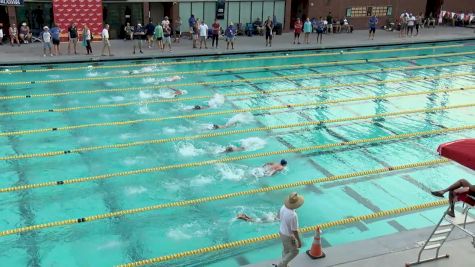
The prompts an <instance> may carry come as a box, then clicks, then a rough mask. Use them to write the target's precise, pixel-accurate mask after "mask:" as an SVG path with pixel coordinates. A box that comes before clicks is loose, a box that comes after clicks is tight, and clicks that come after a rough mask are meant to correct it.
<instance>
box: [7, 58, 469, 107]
mask: <svg viewBox="0 0 475 267" xmlns="http://www.w3.org/2000/svg"><path fill="white" fill-rule="evenodd" d="M472 64H475V61H473V60H470V61H463V62H450V63H439V64H432V65H424V66H406V67H393V68H380V69H367V70H350V71H340V72H331V73H307V74H292V75H283V76H272V77H258V78H247V79H234V80H219V81H212V82H193V83H177V84H166V85H154V86H142V87H126V88H110V89H95V90H78V91H67V92H58V93H45V94H29V95H11V96H0V100H11V99H21V98H33V97H53V96H67V95H81V94H98V93H105V92H127V91H141V90H157V89H163V88H170V87H173V88H178V87H189V86H208V85H219V84H239V83H248V82H256V81H277V80H289V79H298V78H305V79H308V78H316V77H334V76H344V75H355V74H371V73H380V72H392V71H407V70H420V69H430V68H440V67H451V66H456V67H461V66H466V65H472Z"/></svg>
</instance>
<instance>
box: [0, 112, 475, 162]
mask: <svg viewBox="0 0 475 267" xmlns="http://www.w3.org/2000/svg"><path fill="white" fill-rule="evenodd" d="M474 106H475V103H470V104H461V105H452V106H443V107H436V108H427V109H413V110H405V111H397V112H387V113H380V114H374V115H363V116H356V117H347V118H339V119H328V120H321V121H307V122H301V123H292V124H281V125H274V126H264V127H255V128H249V129H240V130H233V131H224V132H215V133H210V134H198V135H192V136H180V137H170V138H163V139H151V140H143V141H135V142H129V143H120V144H111V145H102V146H92V147H80V148H75V149H64V150H58V151H47V152H41V153H31V154H19V155H9V156H4V157H0V161H2V160H20V159H27V158H44V157H53V156H60V155H69V154H71V153H84V152H90V151H96V150H103V149H122V148H128V147H133V146H144V145H156V144H163V143H168V142H177V141H190V140H197V139H204V138H211V137H218V136H230V135H236V134H243V133H251V132H263V131H271V130H275V129H286V128H295V127H306V126H316V125H322V124H330V123H338V122H348V121H356V120H367V119H374V118H386V117H393V116H402V115H408V114H417V113H432V112H436V111H442V110H450V109H458V108H468V107H474Z"/></svg>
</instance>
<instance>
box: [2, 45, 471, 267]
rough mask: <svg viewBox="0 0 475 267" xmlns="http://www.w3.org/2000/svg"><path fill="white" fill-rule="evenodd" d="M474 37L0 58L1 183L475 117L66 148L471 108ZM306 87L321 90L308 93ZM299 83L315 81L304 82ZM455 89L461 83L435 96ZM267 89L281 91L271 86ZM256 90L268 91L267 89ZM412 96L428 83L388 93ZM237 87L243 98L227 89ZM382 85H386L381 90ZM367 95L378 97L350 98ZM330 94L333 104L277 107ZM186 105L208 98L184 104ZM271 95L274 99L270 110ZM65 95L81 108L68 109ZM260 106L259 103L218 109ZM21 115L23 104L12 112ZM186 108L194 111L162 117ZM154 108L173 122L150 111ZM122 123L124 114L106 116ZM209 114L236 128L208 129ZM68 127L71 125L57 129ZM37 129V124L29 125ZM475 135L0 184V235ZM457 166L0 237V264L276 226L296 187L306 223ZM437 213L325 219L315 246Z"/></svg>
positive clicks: (124, 250)
mask: <svg viewBox="0 0 475 267" xmlns="http://www.w3.org/2000/svg"><path fill="white" fill-rule="evenodd" d="M473 45H475V42H472V41H467V42H452V43H434V44H418V45H410V46H392V47H371V48H360V49H345V50H341V51H340V49H338V50H331V49H329V50H326V51H305V52H292V53H272V54H270V53H266V54H249V55H235V56H222V57H207V58H205V57H196V58H177V59H164V60H149V61H146V60H143V61H142V60H140V61H118V62H108V63H97V64H93V65H91V64H87V63H84V64H65V65H45V66H40V65H35V66H17V67H3V68H0V91H1V99H0V120H1V124H0V125H1V132H2V133H1V134H0V145H1V147H2V150H1V151H2V152H1V155H0V157H2V160H0V168H1V178H2V179H0V187H1V188H2V189H6V188H16V189H21V188H17V187H18V186H21V185H27V184H38V183H43V182H53V183H54V182H56V181H70V180H71V179H75V178H84V177H86V178H87V177H92V176H97V175H103V174H110V173H120V172H126V171H132V170H147V169H148V168H153V167H160V166H171V165H176V164H182V163H195V162H204V161H209V160H214V159H224V158H231V157H236V156H243V155H253V154H257V153H263V152H273V151H281V150H285V149H289V148H304V147H310V146H315V145H324V144H330V143H340V142H343V141H350V140H360V139H367V138H374V137H381V136H391V135H399V134H404V133H414V132H422V131H430V130H437V129H446V128H447V129H449V128H454V127H460V126H470V125H475V117H474V115H475V110H474V108H473V107H471V106H467V107H456V108H450V109H449V108H448V109H443V110H440V111H433V112H422V111H419V112H415V111H414V112H413V113H410V114H407V115H401V116H384V117H383V118H370V119H367V120H347V121H344V122H334V123H325V124H324V125H319V126H304V127H290V128H281V129H273V130H264V131H252V132H247V133H234V134H229V135H223V136H211V137H206V138H205V137H204V136H203V138H196V139H194V140H179V141H173V140H172V141H170V142H163V143H159V144H146V145H140V144H137V145H134V146H128V147H125V148H119V149H118V148H113V147H98V148H96V149H91V150H90V151H82V152H79V153H75V151H74V149H80V148H90V147H96V146H105V145H114V144H122V143H131V142H137V141H145V140H156V139H164V138H173V137H184V136H194V135H206V134H210V133H221V132H228V131H234V130H240V129H251V128H256V127H266V126H276V125H288V124H294V123H303V122H308V121H318V120H331V119H342V118H354V117H358V116H363V115H374V114H383V113H390V112H398V111H411V110H418V109H431V108H437V107H452V106H457V105H464V104H473V103H474V102H473V99H474V98H473V97H474V96H475V91H474V90H471V87H473V86H474V85H475V84H474V81H475V77H474V76H473V71H474V70H473V68H474V63H475V54H473V47H474V46H473ZM454 53H456V54H454ZM366 60H368V62H366ZM333 61H335V62H334V63H331V62H333ZM336 61H337V62H336ZM328 62H330V63H328ZM298 64H300V65H298ZM422 66H424V67H422ZM264 67H267V68H264ZM63 68H72V69H63ZM388 68H395V69H391V70H387V69H388ZM396 68H397V69H396ZM424 77H425V79H424ZM396 80H397V81H396ZM363 83H366V84H363ZM153 86H156V87H155V88H152V87H153ZM308 87H321V88H313V90H310V89H309V88H308ZM170 88H174V89H179V90H183V92H184V93H185V94H184V95H181V96H178V97H173V94H172V92H173V91H172V90H171V89H170ZM299 88H300V89H301V88H307V89H309V90H305V91H302V90H300V91H299V90H298V89H299ZM452 88H454V89H455V88H465V90H457V91H445V92H434V91H437V90H439V91H440V90H444V89H445V90H448V89H452ZM284 89H289V90H284ZM317 89H318V90H317ZM276 90H281V92H273V91H276ZM263 91H269V92H268V93H265V94H263V93H262V92H263ZM414 92H422V93H421V94H419V95H413V96H402V95H400V96H394V94H400V93H414ZM232 93H242V94H240V95H235V96H231V95H229V94H232ZM252 93H255V94H252ZM386 95H389V96H390V97H388V98H385V97H386ZM391 95H392V96H391ZM207 96H209V97H207ZM374 96H380V97H381V98H382V99H374V98H373V99H367V100H360V101H357V100H356V99H355V98H363V97H368V98H369V97H374ZM167 99H171V100H167ZM330 100H337V103H326V104H318V103H314V104H312V105H310V104H309V105H306V106H297V107H294V106H291V107H286V105H289V104H290V105H297V104H302V103H312V102H321V101H330ZM167 101H168V102H167ZM124 103H129V104H124ZM97 105H99V106H97ZM194 105H202V106H206V107H207V106H209V108H208V109H205V110H192V109H191V108H192V107H193V106H194ZM272 106H281V107H280V108H275V109H265V107H272ZM72 107H78V108H76V109H72V110H64V108H72ZM258 107H261V108H264V109H262V110H251V111H241V112H225V111H229V110H240V109H253V108H258ZM49 110H52V111H49ZM22 111H28V112H25V113H20V112H22ZM220 111H223V112H222V113H219V112H220ZM205 113H210V114H205ZM193 114H202V115H199V116H197V117H191V116H187V117H184V118H183V117H178V118H176V117H175V118H170V117H173V116H181V115H193ZM155 118H167V119H164V120H158V119H157V120H153V119H155ZM143 119H146V120H145V121H144V120H143ZM147 119H151V120H147ZM136 120H141V121H136ZM123 121H128V123H115V124H104V123H107V122H123ZM212 124H218V125H226V124H228V125H230V127H229V128H226V129H218V130H212V129H210V126H211V125H212ZM65 126H80V127H77V128H74V129H64V128H61V127H65ZM53 128H57V130H53ZM37 129H46V130H42V131H33V132H31V131H30V132H29V131H28V130H37ZM21 131H24V132H21ZM474 132H475V130H470V129H468V130H462V131H449V132H446V133H442V134H437V135H423V136H418V137H414V138H402V139H394V140H391V141H383V142H369V143H363V144H360V145H352V146H339V147H334V148H328V149H312V150H307V151H302V152H297V153H283V154H279V155H271V156H266V155H261V156H259V157H253V158H249V159H244V160H232V161H229V162H225V163H216V164H214V163H210V164H202V166H181V167H183V168H181V167H180V168H169V169H167V170H161V169H159V170H148V171H143V172H142V173H139V174H135V175H121V176H113V177H110V178H107V179H100V180H93V181H85V182H82V181H81V182H77V183H73V184H66V185H61V186H56V185H51V186H45V187H42V188H36V189H25V190H17V191H13V192H2V193H0V203H1V204H0V214H1V217H0V218H1V219H0V231H5V230H10V229H16V228H19V227H25V226H31V225H36V224H42V223H48V222H54V221H62V220H66V219H77V218H82V217H87V216H93V215H99V214H104V213H110V212H115V211H119V210H124V209H131V208H140V207H146V206H150V205H156V204H163V203H170V202H175V201H182V200H190V199H196V198H201V197H206V196H214V195H221V194H226V193H231V192H239V191H244V190H250V189H256V188H261V187H266V186H273V185H279V184H284V183H290V182H297V181H303V180H308V179H313V178H319V177H326V176H331V175H339V174H345V173H352V172H358V171H364V170H370V169H376V168H383V167H388V166H396V165H402V164H408V163H417V162H423V161H428V160H433V159H437V158H438V156H437V154H436V152H435V149H436V148H437V146H438V145H439V144H440V143H442V142H446V141H451V140H454V139H459V138H465V137H471V136H473V134H474ZM231 145H234V146H239V147H244V148H245V151H240V152H233V153H223V150H224V149H225V148H226V147H227V146H231ZM72 150H73V151H72ZM51 151H60V152H61V151H72V153H62V154H61V153H60V154H59V155H55V156H51V157H42V156H41V155H38V154H36V153H46V152H51ZM25 154H32V155H31V157H28V158H22V159H13V158H11V157H10V156H12V155H25ZM282 158H285V159H287V161H288V162H289V165H288V168H287V169H286V170H285V171H284V172H283V173H280V174H277V175H275V176H271V177H267V176H266V175H265V174H266V173H265V171H263V170H262V169H261V168H260V166H262V165H263V164H264V163H266V162H276V161H280V159H282ZM460 177H465V178H467V179H469V180H472V181H474V175H473V172H470V171H469V170H467V169H464V168H463V167H460V166H458V165H457V164H452V163H449V164H439V165H434V166H430V167H423V168H412V169H408V170H404V171H398V172H390V173H385V174H381V175H373V176H360V177H356V178H352V179H345V180H341V181H337V182H328V183H320V184H316V185H313V186H303V187H297V188H291V189H284V190H276V191H271V192H267V193H260V194H253V195H248V196H243V197H235V198H230V199H225V200H219V201H213V202H207V203H202V204H196V205H188V206H183V207H172V208H165V209H158V210H152V211H147V212H140V213H136V214H130V215H125V216H119V217H114V218H111V219H102V220H96V221H92V222H85V223H80V224H72V225H66V226H58V227H50V228H47V229H42V230H36V231H26V232H23V233H20V234H11V235H5V236H1V237H0V247H1V248H2V249H0V262H2V266H113V265H117V264H122V263H128V262H131V261H137V260H142V259H147V258H152V257H158V256H163V255H169V254H172V253H178V252H182V251H187V250H192V249H197V248H202V247H206V246H211V245H215V244H221V243H226V242H231V241H237V240H242V239H247V238H252V237H257V236H262V235H265V234H271V233H276V232H278V222H275V221H272V220H271V219H272V218H273V214H274V213H275V212H276V211H277V210H278V209H279V208H280V206H281V205H282V200H283V199H284V197H285V196H286V195H288V194H289V193H290V192H292V191H298V192H299V193H301V194H302V195H304V196H305V205H304V206H302V208H300V209H299V210H298V214H299V220H300V226H301V227H304V226H311V225H316V224H319V223H324V222H330V221H335V220H339V219H342V218H347V217H351V216H358V215H364V214H370V213H373V212H377V211H381V210H388V209H395V208H400V207H405V206H409V205H415V204H421V203H426V202H431V201H434V200H435V199H434V198H433V197H432V196H431V195H430V194H428V190H429V189H432V188H440V187H445V185H446V184H448V183H450V182H452V181H454V180H456V179H458V178H460ZM442 209H443V208H436V209H428V210H424V211H420V212H416V213H408V214H402V215H400V216H396V217H387V218H383V219H377V220H373V221H367V222H360V223H358V224H351V225H345V226H340V227H336V228H331V229H328V230H326V231H325V233H324V236H323V240H324V245H326V246H329V245H338V244H343V243H347V242H352V241H355V240H361V239H368V238H372V237H377V236H382V235H387V234H392V233H397V232H398V231H404V230H410V229H416V228H421V227H426V226H430V225H433V224H434V221H435V220H437V219H439V217H440V215H441V210H442ZM242 212H244V213H246V214H248V215H249V216H251V217H254V218H257V219H258V222H255V223H248V222H243V221H238V220H235V219H234V217H235V216H236V214H238V213H242ZM268 220H271V221H270V222H269V221H268ZM304 243H305V244H304V248H305V249H306V248H307V247H309V246H310V244H311V234H306V235H304ZM279 256H280V244H279V241H278V240H272V241H266V242H260V243H256V244H254V245H251V246H244V247H239V248H235V249H231V250H223V251H220V252H217V253H216V252H215V253H207V254H203V255H198V256H192V257H186V258H182V259H178V260H174V261H168V262H164V263H160V264H157V266H239V265H244V264H246V263H256V262H259V261H263V260H269V259H274V258H279Z"/></svg>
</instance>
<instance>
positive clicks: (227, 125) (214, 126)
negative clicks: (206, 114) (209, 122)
mask: <svg viewBox="0 0 475 267" xmlns="http://www.w3.org/2000/svg"><path fill="white" fill-rule="evenodd" d="M237 124H238V122H237V121H235V122H231V123H226V124H225V125H218V124H213V126H212V130H216V129H225V128H229V127H233V126H235V125H237Z"/></svg>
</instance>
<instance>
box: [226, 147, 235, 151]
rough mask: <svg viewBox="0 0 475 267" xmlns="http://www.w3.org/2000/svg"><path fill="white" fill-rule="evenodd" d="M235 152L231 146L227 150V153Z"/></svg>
mask: <svg viewBox="0 0 475 267" xmlns="http://www.w3.org/2000/svg"><path fill="white" fill-rule="evenodd" d="M233 151H234V149H233V147H231V146H228V147H227V148H226V150H225V152H233Z"/></svg>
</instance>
